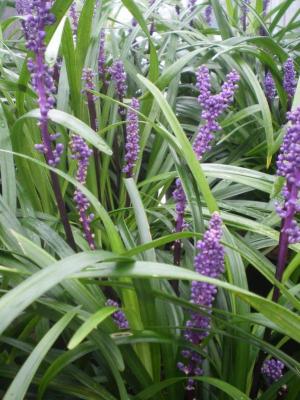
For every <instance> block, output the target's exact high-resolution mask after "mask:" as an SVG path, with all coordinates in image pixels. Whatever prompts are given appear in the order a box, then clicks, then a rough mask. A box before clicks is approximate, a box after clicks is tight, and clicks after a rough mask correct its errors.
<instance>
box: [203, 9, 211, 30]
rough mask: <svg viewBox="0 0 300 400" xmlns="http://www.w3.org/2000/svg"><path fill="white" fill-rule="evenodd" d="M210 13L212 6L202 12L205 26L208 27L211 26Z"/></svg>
mask: <svg viewBox="0 0 300 400" xmlns="http://www.w3.org/2000/svg"><path fill="white" fill-rule="evenodd" d="M212 12H213V8H212V6H207V7H206V8H205V10H204V19H205V22H206V23H207V25H209V26H210V25H211V21H212Z"/></svg>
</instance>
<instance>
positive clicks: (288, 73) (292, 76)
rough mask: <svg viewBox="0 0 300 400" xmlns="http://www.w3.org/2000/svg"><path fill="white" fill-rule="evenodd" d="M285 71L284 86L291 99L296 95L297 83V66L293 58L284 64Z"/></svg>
mask: <svg viewBox="0 0 300 400" xmlns="http://www.w3.org/2000/svg"><path fill="white" fill-rule="evenodd" d="M283 72H284V76H283V88H284V90H285V91H286V94H287V96H288V98H289V100H291V99H292V98H293V97H294V94H295V91H296V85H297V82H296V73H295V67H294V62H293V60H292V58H288V60H287V61H286V63H285V64H284V65H283Z"/></svg>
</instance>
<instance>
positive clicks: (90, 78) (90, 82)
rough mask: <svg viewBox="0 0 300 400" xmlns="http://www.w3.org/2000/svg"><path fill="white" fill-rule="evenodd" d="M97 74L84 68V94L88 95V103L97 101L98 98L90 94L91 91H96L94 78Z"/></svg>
mask: <svg viewBox="0 0 300 400" xmlns="http://www.w3.org/2000/svg"><path fill="white" fill-rule="evenodd" d="M95 76H96V74H95V72H94V71H93V70H92V69H91V68H84V69H83V70H82V78H81V79H82V81H83V82H84V90H83V92H84V93H86V96H87V99H88V102H89V101H90V100H92V101H95V100H96V96H95V95H93V93H91V92H90V90H95V84H94V78H95Z"/></svg>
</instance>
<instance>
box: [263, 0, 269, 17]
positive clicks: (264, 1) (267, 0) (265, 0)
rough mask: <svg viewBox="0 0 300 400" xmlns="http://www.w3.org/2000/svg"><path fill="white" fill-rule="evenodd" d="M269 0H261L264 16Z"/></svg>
mask: <svg viewBox="0 0 300 400" xmlns="http://www.w3.org/2000/svg"><path fill="white" fill-rule="evenodd" d="M269 3H270V0H263V15H264V16H266V14H267V10H268V7H269Z"/></svg>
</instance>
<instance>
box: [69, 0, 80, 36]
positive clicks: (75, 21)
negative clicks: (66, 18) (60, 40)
mask: <svg viewBox="0 0 300 400" xmlns="http://www.w3.org/2000/svg"><path fill="white" fill-rule="evenodd" d="M69 15H70V18H71V21H72V28H73V34H74V37H75V38H76V36H77V30H78V22H79V18H78V14H77V9H76V1H74V2H73V3H72V4H71V6H70V10H69Z"/></svg>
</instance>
